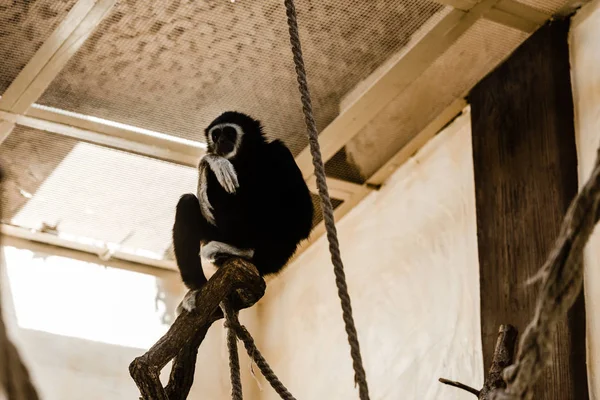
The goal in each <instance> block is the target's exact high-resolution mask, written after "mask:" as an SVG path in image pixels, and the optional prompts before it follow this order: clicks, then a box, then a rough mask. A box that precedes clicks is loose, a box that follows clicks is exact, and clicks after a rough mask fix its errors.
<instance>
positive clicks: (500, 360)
mask: <svg viewBox="0 0 600 400" xmlns="http://www.w3.org/2000/svg"><path fill="white" fill-rule="evenodd" d="M516 344H517V329H516V328H515V327H513V326H511V325H500V329H499V330H498V339H497V340H496V347H495V349H494V357H493V359H492V365H491V366H490V369H489V372H488V375H487V377H486V378H485V381H484V383H483V389H481V390H477V389H474V388H472V387H470V386H467V385H465V384H463V383H460V382H456V381H451V380H448V379H444V378H440V379H439V381H440V382H441V383H443V384H446V385H450V386H454V387H456V388H459V389H462V390H465V391H467V392H469V393H472V394H474V395H475V396H477V398H478V399H479V400H491V399H492V397H491V393H492V392H493V391H494V390H496V389H503V388H505V387H506V384H505V383H504V380H503V379H502V371H503V370H504V368H506V367H508V366H509V365H510V364H511V363H512V361H513V358H514V356H515V346H516Z"/></svg>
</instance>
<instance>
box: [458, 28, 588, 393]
mask: <svg viewBox="0 0 600 400" xmlns="http://www.w3.org/2000/svg"><path fill="white" fill-rule="evenodd" d="M568 31H569V21H567V20H565V21H555V22H552V23H549V24H547V25H545V26H543V27H542V28H541V29H540V30H538V31H537V32H536V33H535V34H534V35H533V36H532V37H531V38H529V39H528V40H527V41H526V42H525V43H524V44H523V45H522V46H521V47H519V48H518V49H517V50H516V51H515V52H514V54H513V55H512V56H511V57H510V58H509V59H508V60H507V61H506V62H504V63H503V64H502V65H501V66H500V67H499V68H498V69H496V70H495V71H494V72H492V73H491V74H490V75H489V76H487V77H486V78H485V79H484V80H482V81H481V82H480V83H479V84H478V85H477V86H476V87H475V88H474V89H473V91H472V92H471V94H470V96H469V100H470V103H471V112H472V132H473V133H472V135H473V164H474V169H475V192H476V205H477V235H478V247H479V263H480V284H481V286H480V292H481V330H482V340H483V352H484V361H485V365H489V364H490V363H491V360H492V352H493V349H494V341H495V340H496V333H497V327H498V326H499V325H501V324H502V323H506V322H508V323H511V324H512V325H514V326H515V327H516V328H517V329H518V330H519V331H520V332H523V330H524V329H525V327H526V325H527V323H528V322H529V320H530V319H531V317H532V316H533V312H534V306H535V301H536V296H537V293H538V288H537V286H536V285H529V286H528V285H527V284H526V281H527V280H528V279H530V278H531V277H532V276H533V275H534V274H535V273H536V272H537V271H538V269H539V268H540V266H541V265H542V264H543V263H544V261H545V259H546V257H547V255H548V252H549V251H550V250H551V249H552V247H553V245H554V243H555V240H556V239H557V237H558V234H559V229H560V225H561V221H562V219H563V217H564V215H565V213H566V211H567V208H568V206H569V203H570V202H571V200H572V199H573V198H574V197H575V195H576V193H577V157H576V152H575V130H574V121H573V100H572V95H571V81H570V68H569V48H568V42H567V36H568ZM552 347H553V356H552V366H551V367H549V368H547V370H546V371H545V373H544V376H543V377H542V378H541V379H540V382H539V383H538V385H537V387H536V389H535V396H536V398H538V399H545V400H569V399H573V400H585V399H588V398H589V396H588V386H587V374H586V357H585V306H584V301H583V296H582V295H581V296H580V297H579V299H578V300H577V302H576V303H575V304H574V306H573V308H572V309H571V311H570V312H569V317H568V322H565V323H561V324H560V325H559V326H558V328H557V331H556V334H555V336H554V343H553V346H552Z"/></svg>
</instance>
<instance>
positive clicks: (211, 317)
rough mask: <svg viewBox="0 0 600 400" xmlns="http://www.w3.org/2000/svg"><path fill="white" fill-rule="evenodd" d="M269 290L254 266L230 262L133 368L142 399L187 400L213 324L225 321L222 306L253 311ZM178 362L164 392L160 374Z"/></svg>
mask: <svg viewBox="0 0 600 400" xmlns="http://www.w3.org/2000/svg"><path fill="white" fill-rule="evenodd" d="M265 288H266V285H265V282H264V280H263V279H262V277H261V276H260V274H259V273H258V271H257V270H256V267H254V265H252V264H251V263H249V262H248V261H245V260H242V259H239V258H232V259H230V260H227V261H226V262H225V263H224V265H223V266H222V267H220V268H219V269H218V270H217V272H215V274H214V275H213V276H212V278H211V279H210V280H209V281H208V282H207V283H206V284H205V285H204V287H203V288H202V290H201V291H200V292H199V293H198V294H197V296H196V303H195V304H196V308H195V309H194V311H193V312H187V311H183V312H182V313H181V314H180V315H179V316H178V317H177V319H175V321H174V322H173V325H171V327H170V329H169V331H168V332H167V333H166V334H165V335H164V336H163V337H162V338H160V339H159V341H158V342H157V343H156V344H155V345H154V346H152V348H150V350H148V352H147V353H146V354H144V355H143V356H140V357H137V358H136V359H135V360H133V362H132V363H131V364H130V366H129V372H130V374H131V377H132V378H133V380H134V381H135V383H136V385H137V386H138V388H139V389H140V393H141V394H142V399H147V400H150V399H151V400H155V399H156V400H173V399H177V400H180V399H181V400H183V399H185V398H186V397H187V394H188V393H189V391H190V388H191V386H192V382H193V378H194V370H195V363H196V355H197V352H198V347H199V346H200V344H201V343H202V340H204V336H205V335H206V332H207V330H208V328H209V327H210V326H211V324H212V323H213V322H214V321H216V320H218V319H220V318H222V313H221V311H220V310H219V304H220V303H221V302H222V301H223V300H225V299H229V303H230V304H231V305H232V307H234V309H237V310H239V309H243V308H247V307H250V306H252V305H253V304H255V303H256V302H257V301H258V300H259V299H260V298H261V297H262V296H263V294H264V292H265ZM174 358H175V362H174V365H173V369H172V370H171V376H170V379H169V384H168V385H167V387H166V388H163V387H162V384H161V382H160V380H159V376H160V371H161V370H162V369H163V368H164V367H165V365H167V363H168V362H169V361H171V360H172V359H174Z"/></svg>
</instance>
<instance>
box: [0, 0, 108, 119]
mask: <svg viewBox="0 0 600 400" xmlns="http://www.w3.org/2000/svg"><path fill="white" fill-rule="evenodd" d="M116 2H117V0H79V1H78V2H77V3H76V4H75V5H74V6H73V8H72V9H71V11H70V12H69V13H68V14H67V16H66V17H65V19H64V20H63V21H62V22H61V23H60V24H59V26H58V27H57V28H56V29H55V30H54V32H52V34H50V36H49V37H48V39H47V40H46V41H45V42H44V44H43V45H42V46H41V47H40V48H39V50H38V51H37V52H36V53H35V55H34V56H33V57H32V59H31V60H30V61H29V63H27V65H26V66H25V67H24V68H23V70H22V71H21V72H20V73H19V75H18V76H17V77H16V78H15V80H14V81H13V82H12V83H11V85H10V86H9V87H8V88H7V89H6V91H5V92H4V94H3V96H2V99H0V109H2V110H4V111H11V112H15V113H18V114H22V113H24V112H25V111H27V109H28V108H29V107H30V106H31V105H32V104H33V103H34V102H35V101H37V99H38V98H39V97H40V96H41V95H42V94H43V93H44V91H45V90H46V88H47V87H48V86H49V85H50V83H51V82H52V81H53V80H54V78H56V76H57V75H58V74H59V73H60V71H61V70H62V69H63V67H64V66H65V65H66V63H67V62H68V61H69V60H70V59H71V57H73V55H75V53H76V52H77V51H78V50H79V48H80V47H81V46H82V45H83V43H84V42H85V40H86V39H87V38H88V37H89V36H90V35H91V34H92V32H93V31H94V30H95V29H96V27H97V26H98V24H99V23H100V22H101V21H102V19H104V17H106V15H108V13H109V11H110V10H111V9H112V7H113V6H114V5H115V3H116Z"/></svg>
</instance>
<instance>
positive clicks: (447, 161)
mask: <svg viewBox="0 0 600 400" xmlns="http://www.w3.org/2000/svg"><path fill="white" fill-rule="evenodd" d="M469 119H470V115H468V114H467V115H466V116H463V117H462V118H461V119H460V120H459V121H458V122H455V123H453V124H452V125H451V126H450V127H448V128H447V129H446V130H445V131H444V132H442V133H441V134H440V135H439V136H438V137H436V138H435V139H434V140H432V141H431V142H430V143H429V144H427V145H426V146H425V147H424V148H423V149H422V150H421V151H419V152H418V154H417V155H416V156H415V157H414V158H413V159H411V160H410V161H409V162H407V163H406V164H405V165H404V166H403V167H402V168H401V169H400V170H398V171H397V172H396V173H395V174H394V175H393V177H392V178H391V179H390V181H389V182H388V183H387V184H386V185H385V186H384V188H383V189H382V190H381V191H379V192H376V193H373V194H372V195H370V196H369V197H368V198H367V199H366V200H365V201H364V202H363V203H361V204H360V205H359V206H358V207H357V208H356V209H354V210H353V211H352V212H351V213H350V214H348V215H347V216H346V217H345V218H344V219H343V220H342V221H341V223H340V224H339V226H338V228H339V234H340V240H341V246H342V253H343V258H344V261H345V265H346V272H347V277H348V284H349V288H350V292H351V296H352V300H353V308H354V315H355V319H356V324H357V328H358V332H359V337H360V340H361V346H362V352H363V358H364V362H365V367H366V371H367V375H368V379H369V383H370V390H371V398H372V399H407V400H409V399H420V400H428V399H436V400H438V399H465V400H468V399H471V398H472V396H473V395H471V394H468V393H466V392H462V391H459V390H456V389H453V388H449V387H444V386H443V385H441V384H439V383H438V382H437V379H438V378H439V377H446V378H450V379H456V380H459V381H463V382H465V383H468V384H470V385H472V386H474V387H481V385H482V383H483V366H482V356H481V338H480V324H479V273H478V258H477V239H476V225H475V224H476V221H475V200H474V183H473V167H472V155H471V135H470V124H469ZM259 313H260V321H261V337H260V339H261V340H260V345H261V346H262V350H263V351H264V353H265V356H266V357H267V359H268V360H269V361H270V362H271V363H272V366H273V368H274V370H275V372H276V373H278V374H279V376H280V378H281V379H282V380H283V382H284V383H285V384H286V385H287V386H288V387H289V389H290V391H291V392H292V393H293V394H294V395H295V396H297V398H299V399H328V398H331V399H352V398H356V396H357V395H356V390H355V389H354V385H353V373H352V364H351V360H350V356H349V351H348V345H347V342H346V335H345V333H344V328H343V323H342V319H341V310H340V306H339V300H338V298H337V294H336V287H335V283H334V278H333V272H332V267H331V263H330V260H329V253H328V248H327V243H326V241H325V240H324V239H321V240H320V241H318V242H317V243H316V244H315V245H314V246H312V247H311V248H310V249H308V250H307V251H306V252H305V253H304V254H302V255H301V256H300V257H299V258H298V260H297V261H296V262H295V263H294V264H292V265H290V266H289V267H288V269H287V270H286V271H285V272H284V273H283V274H282V275H281V276H279V277H278V278H276V279H275V280H273V281H272V282H271V283H270V284H269V287H268V289H267V295H266V297H265V298H264V299H263V300H262V301H261V303H260V308H259ZM276 398H277V396H276V394H275V393H273V392H272V391H271V390H270V389H269V390H265V391H264V392H263V395H262V397H261V399H265V400H270V399H273V400H274V399H276Z"/></svg>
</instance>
